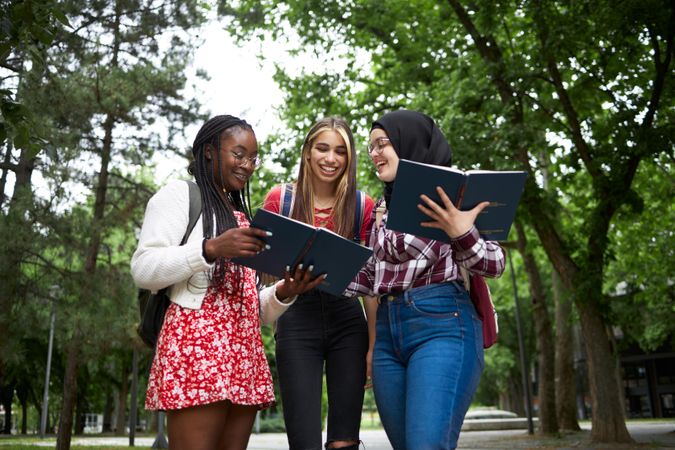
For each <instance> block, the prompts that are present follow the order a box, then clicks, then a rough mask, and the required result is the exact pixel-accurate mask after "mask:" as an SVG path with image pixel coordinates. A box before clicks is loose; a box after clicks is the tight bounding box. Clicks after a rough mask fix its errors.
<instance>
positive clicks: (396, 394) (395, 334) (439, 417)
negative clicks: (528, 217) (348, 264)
mask: <svg viewBox="0 0 675 450" xmlns="http://www.w3.org/2000/svg"><path fill="white" fill-rule="evenodd" d="M368 153H369V155H370V157H371V159H372V161H373V164H374V165H375V167H376V168H377V176H378V178H379V179H380V180H382V181H383V182H384V183H385V189H384V199H382V200H380V201H379V202H378V205H377V206H376V207H379V206H383V207H385V208H386V205H387V204H388V203H389V200H390V197H391V194H392V189H393V186H394V183H395V181H396V172H397V169H398V162H399V160H400V159H408V160H412V161H417V162H422V163H428V164H435V165H439V166H450V164H451V160H452V153H451V151H450V146H449V144H448V142H447V140H446V138H445V136H443V133H441V131H440V130H439V129H438V127H437V126H436V124H435V123H434V121H433V120H432V119H431V118H430V117H428V116H426V115H424V114H422V113H419V112H416V111H406V110H401V111H395V112H391V113H388V114H385V115H383V116H382V117H380V118H379V119H378V120H376V121H375V122H374V123H373V125H372V128H371V132H370V144H369V146H368ZM439 194H440V195H441V198H442V200H443V202H442V203H443V204H442V205H438V204H436V203H435V202H433V201H432V200H430V199H429V198H428V197H426V196H423V197H422V199H421V200H420V203H421V205H420V208H421V209H422V211H424V212H425V213H426V214H427V215H428V216H429V217H430V221H429V222H425V224H426V225H425V226H429V227H434V228H440V229H442V230H444V231H445V232H446V233H447V235H448V240H447V242H441V241H434V240H430V239H426V238H421V237H417V236H414V235H408V234H404V233H399V232H395V231H392V230H389V229H388V228H387V210H386V209H385V210H384V213H383V215H382V217H381V220H374V221H373V223H374V225H373V228H372V230H371V232H370V233H369V238H368V242H369V245H370V246H371V247H373V256H372V257H371V259H370V260H369V261H368V262H367V264H366V266H365V267H364V268H363V269H362V270H361V272H359V274H358V276H357V278H356V279H355V281H354V282H352V284H350V286H349V288H348V291H347V292H346V294H347V295H359V294H360V295H376V296H379V302H378V303H379V305H378V306H377V322H376V340H375V348H374V352H373V362H372V377H373V390H374V393H375V400H376V403H377V408H378V411H379V414H380V418H381V419H382V423H383V425H384V428H385V431H386V433H387V437H388V438H389V441H390V442H391V444H392V446H393V448H394V449H395V450H402V449H407V450H415V449H454V448H455V447H456V446H457V439H458V438H459V431H460V428H461V426H462V422H463V420H464V415H465V414H466V411H467V410H468V408H469V405H470V403H471V398H472V397H473V394H474V392H475V390H476V387H477V385H478V381H479V378H480V374H481V372H482V369H483V336H482V324H481V321H480V319H479V318H478V316H477V314H476V311H475V309H474V306H473V304H472V302H471V299H470V298H469V294H468V293H467V291H466V290H465V288H464V284H463V280H462V276H461V273H460V270H459V266H460V265H461V266H463V267H465V268H467V269H468V270H469V271H470V272H471V273H476V274H480V275H482V276H487V277H497V276H500V275H501V274H502V272H503V270H504V253H503V251H502V249H501V247H500V246H499V245H498V244H497V243H496V242H490V241H484V240H483V239H482V238H481V237H480V236H479V234H478V231H477V230H476V228H475V226H474V225H473V223H474V220H475V218H476V216H477V215H478V214H479V213H480V211H481V210H482V209H483V208H484V207H485V206H487V204H488V203H487V202H484V203H482V204H480V205H478V206H477V207H476V208H474V209H472V210H470V211H459V210H457V209H456V208H455V207H454V206H453V205H452V202H451V201H450V200H449V199H448V197H447V196H446V195H445V193H444V192H443V191H442V189H440V188H439ZM377 222H379V223H377Z"/></svg>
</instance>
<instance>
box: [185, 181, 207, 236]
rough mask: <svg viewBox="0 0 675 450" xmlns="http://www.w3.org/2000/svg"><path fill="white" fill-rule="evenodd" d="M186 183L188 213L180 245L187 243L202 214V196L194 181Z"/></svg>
mask: <svg viewBox="0 0 675 450" xmlns="http://www.w3.org/2000/svg"><path fill="white" fill-rule="evenodd" d="M186 183H187V184H188V188H189V189H190V212H189V213H188V214H189V215H188V226H187V230H186V231H185V234H184V235H183V239H181V241H180V245H184V244H185V242H187V240H188V237H189V236H190V233H192V230H193V229H194V228H195V225H196V224H197V221H198V220H199V216H200V215H201V214H202V194H201V192H200V191H199V186H197V183H195V182H194V181H186Z"/></svg>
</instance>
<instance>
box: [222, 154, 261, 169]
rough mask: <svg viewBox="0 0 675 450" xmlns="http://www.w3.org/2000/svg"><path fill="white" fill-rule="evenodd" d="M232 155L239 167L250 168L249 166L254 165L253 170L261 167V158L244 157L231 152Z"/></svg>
mask: <svg viewBox="0 0 675 450" xmlns="http://www.w3.org/2000/svg"><path fill="white" fill-rule="evenodd" d="M230 154H231V155H232V157H233V158H234V160H235V162H236V163H237V165H238V166H239V167H243V166H248V165H249V164H251V165H253V168H257V167H260V165H261V164H262V160H261V159H260V156H258V155H256V156H244V154H243V153H237V152H233V151H230Z"/></svg>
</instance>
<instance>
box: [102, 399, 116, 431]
mask: <svg viewBox="0 0 675 450" xmlns="http://www.w3.org/2000/svg"><path fill="white" fill-rule="evenodd" d="M112 409H113V397H112V393H111V392H110V391H106V394H105V407H104V408H103V430H102V431H103V433H108V432H110V431H112V426H111V421H112Z"/></svg>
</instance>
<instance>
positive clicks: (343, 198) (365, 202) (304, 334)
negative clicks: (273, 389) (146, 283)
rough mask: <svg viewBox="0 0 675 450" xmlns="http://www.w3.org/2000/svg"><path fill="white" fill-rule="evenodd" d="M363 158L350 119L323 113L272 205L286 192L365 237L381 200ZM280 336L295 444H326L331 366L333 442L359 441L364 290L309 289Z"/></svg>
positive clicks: (294, 213) (332, 224)
mask: <svg viewBox="0 0 675 450" xmlns="http://www.w3.org/2000/svg"><path fill="white" fill-rule="evenodd" d="M356 163H357V159H356V150H355V148H354V138H353V136H352V132H351V130H350V129H349V126H348V125H347V123H346V122H345V121H344V120H343V119H340V118H336V117H327V118H324V119H321V120H319V121H317V122H316V123H315V124H314V125H313V126H312V128H311V129H310V130H309V132H308V134H307V136H306V137H305V140H304V142H303V145H302V152H301V155H300V169H299V173H298V179H297V181H296V182H295V183H293V184H292V185H281V186H276V187H274V188H273V189H272V190H271V191H270V193H269V194H268V195H267V198H266V200H265V205H264V208H265V209H268V210H270V211H273V212H280V211H282V209H283V208H282V206H283V199H285V200H286V201H287V202H290V205H292V207H290V209H289V212H290V217H292V218H294V219H296V220H299V221H301V222H305V223H308V224H310V225H314V226H317V227H325V228H328V229H329V230H332V231H334V232H336V233H338V234H339V235H341V236H343V237H345V238H347V239H351V240H356V241H359V242H360V241H361V240H363V239H365V234H366V231H367V230H368V228H369V225H370V223H369V219H370V216H371V211H372V209H373V205H374V202H373V200H372V199H371V198H370V197H368V196H367V195H365V194H363V193H358V191H357V189H356ZM287 190H288V193H289V194H288V195H287V196H286V194H287ZM290 205H289V206H290ZM359 217H360V220H359V219H358V218H359ZM355 218H356V219H355ZM357 222H358V223H357ZM335 257H336V258H339V255H335ZM275 338H276V363H277V370H278V372H279V385H280V389H281V399H282V402H283V409H284V421H285V423H286V433H287V435H288V443H289V448H290V449H291V450H310V449H311V450H319V449H321V448H322V445H321V444H322V436H321V428H322V427H321V425H322V424H321V390H322V384H323V374H324V366H325V373H326V387H327V391H328V427H327V428H328V429H327V438H326V441H327V442H326V444H325V446H326V448H327V449H333V448H335V449H338V448H339V449H341V450H352V449H354V450H355V449H357V448H358V445H359V430H360V425H361V409H362V407H363V396H364V384H365V381H366V353H367V351H368V329H367V325H366V319H365V317H364V312H363V308H362V307H361V304H360V302H359V300H358V298H356V297H351V298H345V297H338V296H333V295H329V294H326V293H324V292H321V291H318V290H313V291H310V292H307V293H305V294H302V295H300V296H299V297H298V299H297V301H296V302H295V303H294V304H293V305H292V306H291V307H290V308H289V309H288V311H287V312H286V313H285V314H284V315H283V316H281V317H280V318H279V320H278V321H277V326H276V333H275Z"/></svg>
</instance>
